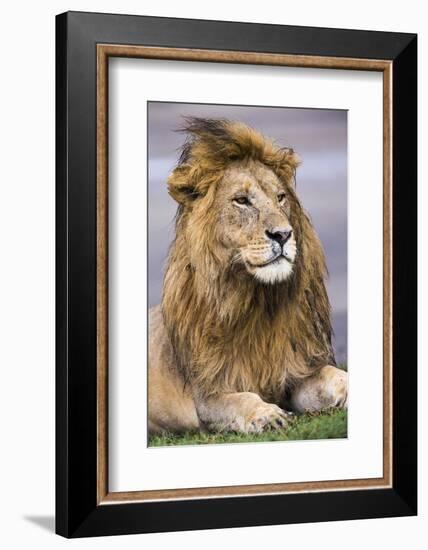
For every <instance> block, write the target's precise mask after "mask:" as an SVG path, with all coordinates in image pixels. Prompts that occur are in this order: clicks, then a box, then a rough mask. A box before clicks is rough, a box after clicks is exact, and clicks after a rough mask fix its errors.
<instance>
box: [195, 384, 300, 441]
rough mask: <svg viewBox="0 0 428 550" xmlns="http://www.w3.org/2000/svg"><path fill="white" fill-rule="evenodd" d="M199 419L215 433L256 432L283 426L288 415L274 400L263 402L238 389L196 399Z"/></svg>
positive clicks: (254, 395)
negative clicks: (234, 391) (235, 391)
mask: <svg viewBox="0 0 428 550" xmlns="http://www.w3.org/2000/svg"><path fill="white" fill-rule="evenodd" d="M197 411H198V416H199V418H200V420H201V421H202V422H203V423H204V424H205V425H206V427H207V428H208V429H209V430H212V431H216V432H225V431H233V432H241V433H259V432H262V431H264V430H267V429H275V428H283V427H285V426H286V425H287V424H288V422H289V420H290V418H291V416H292V415H291V413H287V412H285V411H283V410H282V409H280V408H279V407H278V406H277V405H274V404H273V403H266V402H265V401H263V400H262V399H261V398H260V397H259V396H258V395H257V394H255V393H251V392H237V393H225V394H219V395H215V396H211V397H207V398H200V399H197Z"/></svg>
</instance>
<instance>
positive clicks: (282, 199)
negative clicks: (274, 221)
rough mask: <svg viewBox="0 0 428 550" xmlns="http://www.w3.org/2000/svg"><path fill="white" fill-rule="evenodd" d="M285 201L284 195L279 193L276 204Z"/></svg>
mask: <svg viewBox="0 0 428 550" xmlns="http://www.w3.org/2000/svg"><path fill="white" fill-rule="evenodd" d="M284 201H285V193H280V194H279V195H278V202H279V204H282V203H283V202H284Z"/></svg>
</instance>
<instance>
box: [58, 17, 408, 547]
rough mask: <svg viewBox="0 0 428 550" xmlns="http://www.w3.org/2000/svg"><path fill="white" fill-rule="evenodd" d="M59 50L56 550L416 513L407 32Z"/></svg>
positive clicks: (181, 40)
mask: <svg viewBox="0 0 428 550" xmlns="http://www.w3.org/2000/svg"><path fill="white" fill-rule="evenodd" d="M56 37H57V38H56V40H57V41H56V52H57V57H56V91H57V104H56V120H57V124H56V128H57V141H56V144H57V149H56V158H57V165H56V166H57V173H56V180H57V205H56V208H57V227H56V238H57V276H56V284H57V370H56V396H57V399H56V463H57V469H56V487H57V489H56V525H57V528H56V529H57V533H58V534H60V535H62V536H65V537H84V536H97V535H114V534H126V533H147V532H159V531H177V530H189V529H208V528H221V527H239V526H252V525H273V524H284V523H297V522H298V523H302V522H314V521H332V520H344V519H360V518H373V517H394V516H405V515H414V514H416V510H417V471H416V470H417V463H416V459H417V452H416V451H417V448H416V433H417V424H416V422H417V419H416V411H417V402H416V398H417V391H416V367H417V364H416V363H417V348H416V318H417V315H416V306H417V297H416V199H417V197H416V176H417V174H416V151H417V146H416V139H417V135H416V116H417V113H416V88H417V87H416V83H417V80H416V78H417V74H416V73H417V71H416V68H417V57H416V56H417V38H416V35H413V34H402V33H384V32H374V31H355V30H340V29H323V28H309V27H288V26H279V25H259V24H248V23H231V22H218V21H201V20H184V19H168V18H155V17H141V16H123V15H109V14H95V13H80V12H68V13H65V14H61V15H58V16H57V20H56Z"/></svg>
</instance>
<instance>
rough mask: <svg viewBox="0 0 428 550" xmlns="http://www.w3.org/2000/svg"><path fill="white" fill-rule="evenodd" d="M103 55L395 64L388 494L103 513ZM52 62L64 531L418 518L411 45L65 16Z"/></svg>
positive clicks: (136, 507)
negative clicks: (194, 54)
mask: <svg viewBox="0 0 428 550" xmlns="http://www.w3.org/2000/svg"><path fill="white" fill-rule="evenodd" d="M97 43H105V44H108V43H110V44H126V45H148V46H167V47H180V48H184V47H185V48H198V49H215V50H233V51H254V52H265V53H282V54H296V55H311V56H334V57H347V58H360V59H378V60H390V61H393V121H392V127H393V281H394V286H393V403H394V416H393V487H392V488H390V489H365V490H349V491H348V490H347V491H331V492H318V493H306V494H304V493H297V494H281V495H271V496H251V497H249V496H248V497H227V498H209V499H198V500H183V501H171V500H170V501H164V502H144V503H132V502H131V503H126V504H113V503H111V504H108V505H101V506H97V476H96V472H97V448H96V445H97V422H96V407H97V395H96V45H97ZM56 52H57V53H56V96H57V103H56V132H57V137H56V157H57V164H56V211H57V217H56V239H57V245H56V247H57V249H56V253H57V261H56V283H57V284H56V299H57V306H56V308H57V309H56V335H57V336H56V338H57V340H56V342H57V347H56V365H57V366H56V465H57V466H56V532H57V533H58V534H60V535H63V536H65V537H83V536H97V535H113V534H126V533H144V532H160V531H179V530H193V529H208V528H221V527H238V526H253V525H254V526H255V525H273V524H284V523H302V522H317V521H333V520H345V519H360V518H373V517H393V516H408V515H415V514H416V513H417V443H416V436H417V423H416V422H417V401H416V398H417V391H416V390H417V386H416V382H417V380H416V364H417V341H416V339H417V332H416V324H417V294H416V292H417V291H416V283H417V269H416V251H417V239H416V237H417V202H416V201H417V188H416V178H417V173H416V170H417V168H416V166H417V143H416V140H417V122H416V121H417V106H416V99H417V36H416V35H414V34H403V33H385V32H373V31H354V30H342V29H324V28H309V27H291V26H280V25H259V24H249V23H231V22H217V21H202V20H190V19H170V18H158V17H142V16H124V15H110V14H95V13H80V12H68V13H64V14H61V15H58V16H57V18H56ZM399 320H401V323H400V322H399Z"/></svg>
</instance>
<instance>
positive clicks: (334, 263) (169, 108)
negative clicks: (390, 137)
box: [148, 102, 347, 363]
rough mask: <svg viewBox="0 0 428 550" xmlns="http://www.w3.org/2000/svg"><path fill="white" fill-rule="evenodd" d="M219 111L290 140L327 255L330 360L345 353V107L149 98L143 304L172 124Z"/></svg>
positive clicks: (154, 298) (154, 257) (165, 203)
mask: <svg viewBox="0 0 428 550" xmlns="http://www.w3.org/2000/svg"><path fill="white" fill-rule="evenodd" d="M189 115H190V116H199V117H210V118H215V117H222V118H228V119H232V120H238V121H241V122H244V123H246V124H249V125H250V126H252V127H254V128H255V129H257V130H258V131H260V132H262V133H263V134H266V135H267V136H269V137H271V138H273V139H274V140H275V141H276V142H277V143H278V144H279V145H280V146H290V147H292V148H293V149H294V150H295V151H296V152H297V153H298V154H299V155H300V157H301V159H302V161H303V162H302V165H301V166H300V167H299V168H298V170H297V193H298V196H299V197H300V200H301V202H302V204H303V206H304V208H305V209H306V211H307V212H308V213H309V215H310V217H311V219H312V222H313V224H314V226H315V229H316V231H317V232H318V235H319V237H320V239H321V241H322V244H323V246H324V250H325V253H326V257H327V266H328V270H329V278H328V280H327V289H328V293H329V297H330V301H331V306H332V314H333V329H334V340H333V344H334V347H335V351H336V360H337V361H338V362H341V363H343V362H346V354H347V112H346V111H338V110H323V109H295V108H284V107H248V106H228V105H202V104H186V103H163V102H149V104H148V159H149V177H148V180H149V190H148V192H149V200H148V204H149V216H148V225H149V237H148V238H149V242H148V255H149V257H148V265H149V281H148V301H149V307H151V306H154V305H156V304H158V303H159V302H160V299H161V294H162V279H163V273H164V267H165V261H166V258H167V254H168V247H169V244H170V242H171V240H172V238H173V234H174V215H175V211H176V206H177V205H176V203H175V202H174V201H173V200H172V199H171V198H170V196H169V195H168V192H167V186H166V179H167V177H168V175H169V173H170V172H171V170H172V169H173V168H174V166H175V164H176V162H177V159H178V156H179V149H180V146H181V145H182V144H183V141H184V136H183V134H181V133H178V132H175V131H174V130H176V129H177V128H179V127H180V126H182V125H183V119H182V117H183V116H189Z"/></svg>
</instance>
